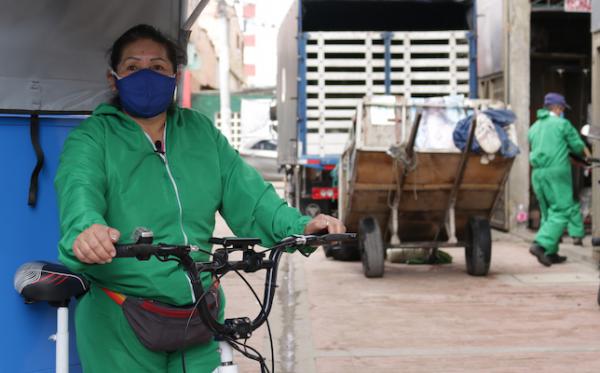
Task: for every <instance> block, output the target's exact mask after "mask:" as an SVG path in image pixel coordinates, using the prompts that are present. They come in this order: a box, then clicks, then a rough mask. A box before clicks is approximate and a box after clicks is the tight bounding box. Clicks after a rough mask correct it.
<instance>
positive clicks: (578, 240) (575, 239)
mask: <svg viewBox="0 0 600 373" xmlns="http://www.w3.org/2000/svg"><path fill="white" fill-rule="evenodd" d="M573 245H575V246H583V238H581V237H573Z"/></svg>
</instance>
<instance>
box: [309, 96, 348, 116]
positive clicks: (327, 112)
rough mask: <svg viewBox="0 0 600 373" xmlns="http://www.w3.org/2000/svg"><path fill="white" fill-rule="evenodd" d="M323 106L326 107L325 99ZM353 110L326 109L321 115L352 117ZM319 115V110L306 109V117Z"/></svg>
mask: <svg viewBox="0 0 600 373" xmlns="http://www.w3.org/2000/svg"><path fill="white" fill-rule="evenodd" d="M325 107H327V100H326V101H325ZM354 112H355V110H327V109H325V112H323V117H325V118H326V119H331V118H352V116H353V115H354ZM320 116H321V111H320V110H307V111H306V117H307V118H319V117H320Z"/></svg>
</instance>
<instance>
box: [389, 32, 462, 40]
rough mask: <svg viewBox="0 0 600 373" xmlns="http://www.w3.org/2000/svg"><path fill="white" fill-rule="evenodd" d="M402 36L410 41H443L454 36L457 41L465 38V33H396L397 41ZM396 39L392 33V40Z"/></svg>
mask: <svg viewBox="0 0 600 373" xmlns="http://www.w3.org/2000/svg"><path fill="white" fill-rule="evenodd" d="M402 34H407V35H408V37H409V38H410V40H444V39H450V37H451V36H454V37H455V38H457V39H466V38H467V31H417V32H406V33H398V36H399V37H398V39H399V40H402V39H403V38H404V36H403V35H402ZM396 38H397V37H396V33H394V37H393V39H394V40H396Z"/></svg>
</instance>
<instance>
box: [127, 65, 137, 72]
mask: <svg viewBox="0 0 600 373" xmlns="http://www.w3.org/2000/svg"><path fill="white" fill-rule="evenodd" d="M135 70H137V66H135V65H130V66H127V71H135Z"/></svg>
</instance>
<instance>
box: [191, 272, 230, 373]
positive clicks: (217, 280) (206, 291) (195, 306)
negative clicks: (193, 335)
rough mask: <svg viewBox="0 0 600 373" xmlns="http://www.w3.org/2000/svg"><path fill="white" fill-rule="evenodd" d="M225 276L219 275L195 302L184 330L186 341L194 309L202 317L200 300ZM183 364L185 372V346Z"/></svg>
mask: <svg viewBox="0 0 600 373" xmlns="http://www.w3.org/2000/svg"><path fill="white" fill-rule="evenodd" d="M223 276H224V274H223V275H220V276H217V278H216V279H215V280H214V281H213V282H212V283H211V284H210V287H209V288H208V289H207V290H205V291H204V293H202V295H201V296H200V298H198V300H197V301H196V303H194V308H193V311H192V312H190V316H189V317H188V319H187V322H186V324H185V329H184V330H183V340H184V341H185V339H186V338H187V331H188V328H189V326H190V322H191V321H192V317H194V311H197V312H198V317H200V314H199V313H200V310H199V309H198V305H200V301H201V300H202V299H203V298H204V297H205V296H206V295H207V294H208V293H209V291H210V289H211V288H212V287H213V286H215V284H217V283H219V282H220V281H221V278H222V277H223ZM181 365H182V368H183V373H186V369H185V348H184V349H182V350H181Z"/></svg>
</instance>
